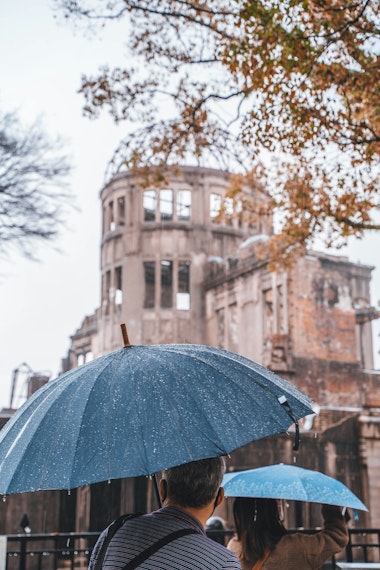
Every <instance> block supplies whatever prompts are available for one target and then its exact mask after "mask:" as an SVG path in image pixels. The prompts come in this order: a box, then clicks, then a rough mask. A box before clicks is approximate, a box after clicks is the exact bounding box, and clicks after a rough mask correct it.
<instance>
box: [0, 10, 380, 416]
mask: <svg viewBox="0 0 380 570" xmlns="http://www.w3.org/2000/svg"><path fill="white" fill-rule="evenodd" d="M0 22H1V28H0V29H1V33H0V76H1V79H2V81H1V86H0V106H1V108H2V110H3V111H10V110H14V109H16V110H17V111H18V112H19V115H20V116H21V118H22V119H23V120H24V122H26V123H31V122H33V121H34V120H35V119H36V118H37V117H39V116H42V117H43V120H44V124H45V128H46V130H47V131H48V132H49V133H50V134H51V135H52V136H55V135H56V134H61V135H63V136H64V137H65V138H67V139H68V143H69V144H68V149H69V151H70V153H71V155H72V157H73V162H74V165H75V171H74V173H73V175H72V178H71V181H70V184H71V187H72V189H73V192H74V193H75V195H76V196H77V205H78V206H79V208H80V211H79V212H73V213H72V214H71V216H70V219H69V220H68V226H69V229H68V230H67V231H66V232H65V234H64V235H63V236H62V238H61V239H60V241H59V242H58V243H57V244H56V245H57V247H59V248H60V249H61V252H58V251H56V250H54V249H52V248H49V247H48V248H46V247H45V248H41V250H40V260H41V261H40V262H39V263H33V262H31V261H28V260H25V259H23V258H22V257H21V256H20V255H18V254H16V253H14V254H12V256H11V257H10V259H9V260H8V261H6V262H4V261H2V262H1V266H0V407H3V406H8V405H9V399H10V388H11V378H12V371H13V369H15V368H16V367H18V366H19V365H20V364H22V363H23V362H25V363H27V364H28V365H29V366H30V368H31V369H32V370H34V371H36V372H39V371H44V370H49V371H50V372H51V374H52V376H53V377H54V376H56V375H57V373H58V372H59V369H60V359H61V358H62V357H63V356H64V355H65V353H66V352H67V349H68V346H69V337H70V335H71V334H72V333H74V332H75V329H76V328H77V327H79V325H80V323H81V321H82V319H83V318H84V316H85V315H87V314H90V313H92V312H93V311H94V309H95V308H96V307H97V306H98V304H99V290H100V275H99V243H100V201H99V191H100V189H101V187H102V183H103V174H104V170H105V167H106V163H107V160H108V159H109V158H110V156H111V154H112V151H113V150H114V148H115V147H116V145H117V143H118V141H119V139H120V138H121V136H122V135H123V130H122V128H120V127H119V128H117V127H116V126H115V125H113V123H112V122H111V120H110V119H108V117H106V116H103V117H102V118H101V119H98V120H96V121H89V120H88V119H85V118H83V117H82V115H81V108H82V102H83V100H82V97H81V96H80V95H79V94H78V93H77V90H78V88H79V84H80V76H81V73H82V72H91V71H96V69H97V67H98V65H100V64H105V63H107V62H110V63H115V62H116V63H117V62H122V59H123V58H122V56H123V53H122V41H121V38H122V29H121V27H119V26H117V25H114V26H113V28H107V29H106V31H105V33H104V34H103V35H102V36H101V37H95V36H94V37H92V38H91V37H88V35H87V36H86V37H84V35H83V34H79V33H74V31H73V30H72V28H71V27H70V26H68V25H66V26H65V25H58V23H57V22H56V21H55V20H54V18H53V11H52V9H51V6H50V3H49V1H48V0H34V1H33V2H30V1H29V0H1V2H0ZM341 253H343V254H344V255H349V257H350V259H351V260H352V261H360V262H362V263H365V264H368V265H375V266H377V268H376V271H375V272H374V280H373V288H372V303H373V304H377V302H378V300H379V299H380V234H379V233H378V234H375V235H372V236H369V237H368V238H367V239H366V240H365V241H362V242H356V243H353V244H352V245H351V246H350V248H349V249H348V250H345V251H343V252H341ZM379 332H380V327H379V324H378V323H376V331H375V334H376V350H377V351H379V350H380V339H379V338H378V336H377V335H378V334H379ZM376 365H377V367H380V358H378V359H377V362H376ZM23 379H24V378H23V377H22V376H20V382H19V386H18V388H19V389H21V384H22V381H23Z"/></svg>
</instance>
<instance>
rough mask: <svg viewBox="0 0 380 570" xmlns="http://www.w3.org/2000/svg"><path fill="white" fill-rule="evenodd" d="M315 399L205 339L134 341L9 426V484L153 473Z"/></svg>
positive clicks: (271, 427) (65, 379) (35, 399)
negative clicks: (160, 342)
mask: <svg viewBox="0 0 380 570" xmlns="http://www.w3.org/2000/svg"><path fill="white" fill-rule="evenodd" d="M310 402H311V400H310V399H309V398H307V397H306V396H305V395H304V394H302V393H301V392H299V391H298V390H297V389H296V388H294V387H293V386H292V385H291V384H289V383H288V382H286V381H285V380H283V379H281V378H279V377H278V376H276V375H275V374H273V373H272V372H270V371H269V370H267V369H266V368H264V367H262V366H260V365H258V364H256V363H254V362H252V361H251V360H248V359H247V358H244V357H241V356H238V355H237V354H234V353H232V352H229V351H226V350H221V349H217V348H212V347H208V346H201V345H190V344H182V345H181V344H177V345H176V344H169V345H149V346H126V347H124V348H122V349H120V350H117V351H115V352H112V353H111V354H108V355H105V356H102V357H100V358H97V359H96V360H93V361H92V362H89V363H88V364H85V365H82V366H80V367H78V368H76V369H74V370H71V371H69V372H67V373H65V374H63V375H62V376H60V377H58V378H56V379H55V380H53V381H51V382H49V383H48V384H46V385H45V386H44V387H42V388H40V389H39V390H38V391H37V392H36V393H35V394H34V395H33V396H32V397H31V398H30V399H29V400H27V402H26V403H25V404H24V405H23V406H22V407H21V408H20V409H19V410H18V411H17V412H16V413H15V415H14V416H13V417H12V419H11V420H10V421H9V422H8V423H7V424H6V426H5V427H4V428H3V430H2V431H1V432H0V493H2V494H4V495H5V494H10V493H20V492H25V491H36V490H43V489H71V488H75V487H79V486H82V485H86V484H90V483H95V482H99V481H106V480H108V479H118V478H122V477H132V476H138V475H150V474H154V473H156V472H158V471H161V470H163V469H166V468H169V467H173V466H175V465H180V464H182V463H187V462H189V461H195V460H198V459H203V458H207V457H214V456H218V455H225V454H228V453H230V452H231V451H233V450H234V449H237V448H238V447H241V446H242V445H244V444H246V443H248V442H250V441H253V440H256V439H259V438H263V437H266V436H269V435H272V434H276V433H281V432H284V431H286V430H287V429H288V427H289V426H290V425H291V424H292V423H293V421H294V420H297V419H298V418H301V417H304V416H305V415H309V414H312V413H313V410H312V408H311V407H310Z"/></svg>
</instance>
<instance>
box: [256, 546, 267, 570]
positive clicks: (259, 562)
mask: <svg viewBox="0 0 380 570" xmlns="http://www.w3.org/2000/svg"><path fill="white" fill-rule="evenodd" d="M270 552H271V551H270V550H269V548H267V549H266V551H265V552H264V555H263V556H262V558H260V560H258V561H257V562H256V564H254V565H253V567H252V570H260V568H261V567H262V565H263V564H264V562H265V561H266V559H267V558H268V556H269V554H270Z"/></svg>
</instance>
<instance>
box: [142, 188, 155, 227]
mask: <svg viewBox="0 0 380 570" xmlns="http://www.w3.org/2000/svg"><path fill="white" fill-rule="evenodd" d="M156 203H157V196H156V191H155V190H145V191H144V196H143V207H144V221H145V222H152V221H153V222H154V220H155V219H156Z"/></svg>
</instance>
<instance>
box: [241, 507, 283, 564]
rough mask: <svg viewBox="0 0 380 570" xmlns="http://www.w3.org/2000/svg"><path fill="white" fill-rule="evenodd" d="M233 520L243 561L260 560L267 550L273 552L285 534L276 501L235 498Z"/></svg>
mask: <svg viewBox="0 0 380 570" xmlns="http://www.w3.org/2000/svg"><path fill="white" fill-rule="evenodd" d="M234 519H235V528H236V534H237V539H238V541H239V542H240V544H241V556H242V558H243V559H244V560H256V559H260V558H261V557H262V556H263V555H264V552H265V551H266V550H267V549H268V548H269V549H270V550H273V548H274V547H275V546H276V544H277V542H278V541H279V540H280V538H281V537H282V536H284V534H286V529H285V527H284V525H283V524H282V522H281V521H280V513H279V509H278V502H277V500H276V499H251V498H248V497H237V498H236V499H235V502H234Z"/></svg>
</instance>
